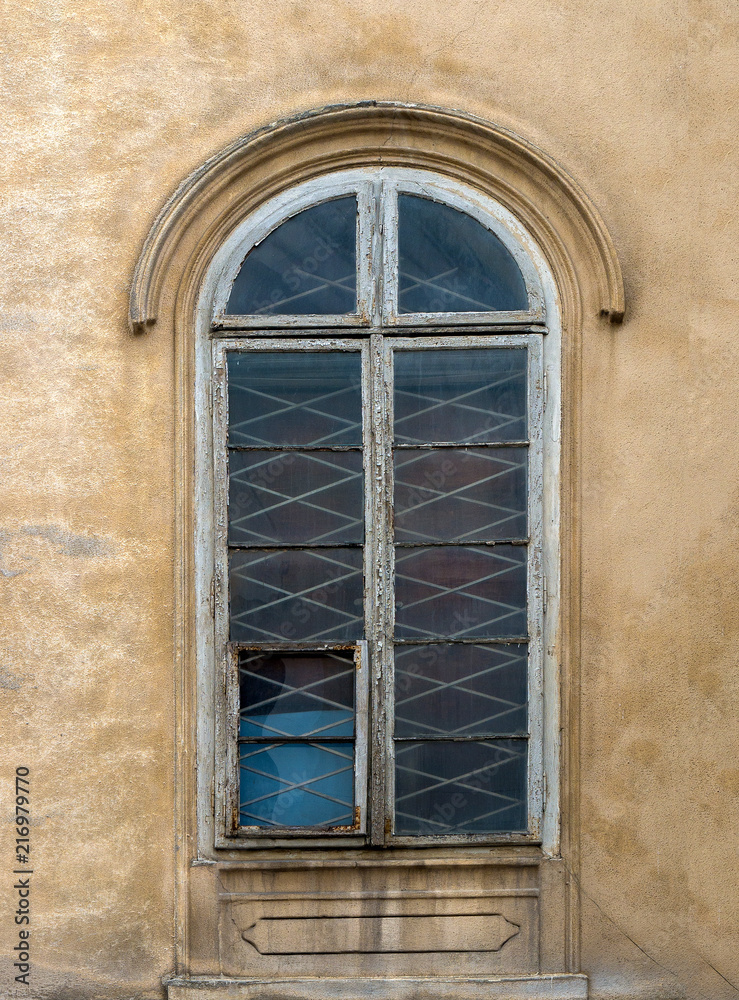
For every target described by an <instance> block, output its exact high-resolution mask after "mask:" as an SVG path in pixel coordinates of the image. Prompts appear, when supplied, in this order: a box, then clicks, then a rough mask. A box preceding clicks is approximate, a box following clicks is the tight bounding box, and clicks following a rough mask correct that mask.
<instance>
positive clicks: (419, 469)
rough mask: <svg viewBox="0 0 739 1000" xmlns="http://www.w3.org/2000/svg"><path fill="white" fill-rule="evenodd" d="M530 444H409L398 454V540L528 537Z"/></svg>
mask: <svg viewBox="0 0 739 1000" xmlns="http://www.w3.org/2000/svg"><path fill="white" fill-rule="evenodd" d="M527 462H528V451H527V449H526V448H466V449H464V450H462V449H459V448H444V449H438V450H436V449H435V450H429V449H427V448H424V449H420V448H418V449H416V448H405V449H403V450H396V452H395V537H396V539H397V541H399V542H431V541H435V542H436V541H451V540H452V539H454V540H455V541H463V542H466V541H470V542H478V541H480V542H482V541H495V540H496V539H500V538H525V536H526V468H527Z"/></svg>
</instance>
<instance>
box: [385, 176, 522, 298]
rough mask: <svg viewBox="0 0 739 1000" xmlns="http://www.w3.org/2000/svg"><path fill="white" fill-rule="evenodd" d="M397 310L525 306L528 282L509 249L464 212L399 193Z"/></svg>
mask: <svg viewBox="0 0 739 1000" xmlns="http://www.w3.org/2000/svg"><path fill="white" fill-rule="evenodd" d="M398 253H399V264H398V268H399V275H398V311H399V312H401V313H409V312H489V311H496V310H509V309H528V307H529V303H528V296H527V294H526V284H525V282H524V280H523V275H522V274H521V270H520V268H519V266H518V264H517V263H516V261H515V259H514V258H513V255H512V254H511V252H510V250H508V249H507V248H506V247H505V246H504V244H503V243H501V241H500V240H499V239H498V237H497V236H495V235H494V234H493V233H491V232H490V230H489V229H486V228H485V226H483V225H481V224H480V223H479V222H478V221H477V219H473V218H472V216H470V215H466V214H465V213H464V212H459V211H457V209H456V208H450V207H449V205H442V204H440V203H439V202H438V201H431V200H430V199H428V198H418V197H416V196H415V195H410V194H401V195H398Z"/></svg>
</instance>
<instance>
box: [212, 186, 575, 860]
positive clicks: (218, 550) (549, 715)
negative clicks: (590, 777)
mask: <svg viewBox="0 0 739 1000" xmlns="http://www.w3.org/2000/svg"><path fill="white" fill-rule="evenodd" d="M399 192H409V193H414V194H419V195H422V196H424V197H431V198H434V199H435V200H438V201H442V202H443V203H445V204H449V205H451V206H452V207H454V208H458V209H460V210H463V211H466V212H467V213H468V214H470V215H473V217H476V218H477V219H478V221H481V222H482V223H483V224H484V225H486V226H487V227H488V228H489V229H491V230H492V231H493V232H494V233H495V235H496V236H498V238H499V239H501V240H502V241H503V242H504V244H505V245H506V246H507V247H508V249H510V250H511V252H513V253H514V256H515V258H516V260H517V262H518V263H519V266H520V267H521V269H522V273H523V274H524V278H525V282H526V286H527V291H528V294H529V300H530V302H531V303H532V304H533V308H532V309H531V310H530V311H528V312H526V313H516V314H513V313H499V312H498V313H496V312H486V313H457V314H454V313H443V314H412V315H398V312H397V305H396V304H397V277H396V275H397V209H396V206H397V195H398V193H399ZM351 193H355V194H356V195H357V200H358V219H359V224H358V227H357V230H358V232H357V249H358V254H357V262H358V302H359V308H358V311H357V314H356V315H353V316H349V317H347V316H341V317H332V318H330V319H331V320H332V324H331V325H329V324H327V323H326V320H327V319H328V318H327V317H323V316H309V317H305V316H258V317H242V316H227V315H226V314H225V307H226V303H227V300H228V295H229V293H230V289H231V286H232V283H233V280H234V279H235V276H236V274H237V273H238V269H239V267H240V264H241V261H242V260H243V258H244V256H245V255H246V252H247V251H248V249H249V248H250V247H251V246H253V245H255V244H256V243H258V242H259V241H260V240H261V239H263V238H264V237H265V236H266V235H267V234H268V233H269V232H271V231H272V230H273V229H274V228H276V226H277V225H279V224H280V222H281V221H284V220H285V219H286V218H290V217H291V216H293V215H295V214H297V212H299V211H302V210H304V209H305V208H307V207H310V206H311V205H314V204H317V203H319V202H320V201H324V200H326V199H327V198H332V197H341V196H342V195H346V194H351ZM537 255H538V254H537V250H536V248H535V247H534V246H533V243H532V241H531V239H530V237H528V238H527V237H526V234H525V232H524V231H523V229H522V227H521V226H520V225H519V224H518V223H517V222H516V221H515V220H513V217H512V216H510V213H507V212H506V211H505V210H504V209H502V208H501V207H500V206H499V205H496V203H494V202H492V201H490V200H489V199H485V198H483V197H481V196H480V195H479V193H474V192H472V191H470V190H468V189H466V188H464V187H463V186H462V185H460V184H456V183H453V182H449V181H447V180H445V179H442V178H439V177H436V176H434V175H431V174H427V173H426V172H424V171H415V170H407V169H387V168H367V169H363V170H353V171H344V172H341V173H338V174H336V175H332V176H330V177H328V178H326V177H324V178H320V179H317V180H314V181H309V182H307V183H305V184H303V185H300V186H299V188H298V189H296V190H295V191H293V192H289V191H288V192H285V194H284V195H283V196H281V197H280V198H278V199H274V200H273V202H269V203H268V204H267V205H265V206H264V207H263V209H262V210H261V211H260V212H259V213H257V214H256V216H255V217H254V218H250V219H248V220H247V221H246V222H245V223H244V224H242V226H240V227H239V228H238V229H237V230H236V231H235V232H234V233H233V234H232V236H231V237H230V238H229V240H227V241H226V242H225V244H224V246H223V247H222V249H221V251H220V253H219V254H218V255H217V257H216V265H217V266H216V267H215V268H212V269H211V273H212V277H211V281H210V289H209V292H210V294H209V295H208V296H207V298H206V301H208V302H209V305H208V309H209V315H210V337H211V350H212V357H211V359H210V365H209V366H208V367H209V368H210V375H209V376H207V378H209V380H210V385H211V387H212V392H213V395H212V397H211V398H210V399H209V412H210V413H211V414H212V420H213V424H212V429H211V440H212V448H213V455H214V466H213V476H212V489H213V496H214V501H215V517H214V522H213V523H214V525H215V526H216V527H215V532H214V533H215V536H216V541H215V562H216V570H215V576H214V586H213V601H212V612H213V615H214V618H215V649H216V651H217V650H219V649H220V651H221V653H220V654H218V653H217V652H216V659H217V661H218V666H217V673H218V675H219V676H220V681H218V682H217V683H216V685H215V690H216V692H220V694H219V695H218V696H217V698H216V701H217V704H216V714H215V729H214V736H215V746H214V751H215V761H216V764H215V771H214V775H213V788H214V803H213V804H214V809H215V827H214V831H213V832H214V841H215V846H216V848H219V849H227V848H235V847H237V848H244V847H251V848H255V847H291V848H295V847H299V846H301V845H302V846H305V847H317V846H322V845H323V846H329V845H330V846H332V847H339V846H352V847H357V846H361V845H383V846H398V847H421V846H434V845H443V846H460V845H464V844H468V845H477V844H479V845H482V844H539V843H542V841H543V839H547V840H548V841H550V842H551V840H552V836H553V835H554V836H556V835H557V831H556V830H554V831H553V830H552V821H551V820H550V822H549V828H550V829H549V831H548V833H547V832H546V831H545V826H546V807H547V805H549V809H550V812H551V806H552V802H551V795H552V790H553V789H556V784H557V777H556V773H557V767H558V763H557V761H558V746H556V745H554V746H552V745H551V743H552V734H553V731H554V730H553V725H552V724H553V723H554V724H555V725H556V721H557V719H558V705H557V704H555V705H552V693H553V689H554V686H555V685H554V684H553V682H552V681H551V674H552V672H553V671H552V665H551V663H549V664H547V662H546V661H547V660H550V661H551V660H552V643H551V642H550V643H549V645H548V649H549V652H548V653H547V648H546V646H547V644H546V639H547V636H546V634H545V633H546V632H547V628H546V615H547V613H549V614H550V616H551V612H552V610H554V611H555V614H556V606H553V601H554V604H555V605H556V600H557V596H558V568H559V567H558V557H557V555H556V550H557V539H556V537H554V536H556V535H557V533H558V507H557V503H556V501H555V502H554V505H553V506H552V504H553V498H554V497H555V496H556V483H555V482H550V483H548V484H547V491H546V492H547V497H548V498H549V508H550V510H549V511H546V510H545V506H546V504H545V496H544V483H545V479H547V478H548V479H552V478H553V479H554V480H556V478H557V477H556V472H557V468H558V444H557V442H558V431H557V430H556V427H557V426H558V421H559V394H558V391H556V392H554V393H550V392H548V387H549V385H550V384H551V382H552V380H553V379H554V380H556V381H557V383H558V380H559V354H558V350H554V351H552V350H550V352H549V353H550V354H551V355H552V356H551V357H550V358H549V360H548V362H547V361H546V360H545V357H544V354H545V344H549V345H551V346H552V347H553V346H554V345H553V343H552V340H553V338H552V337H551V330H552V327H553V325H554V326H555V327H556V325H557V324H556V322H555V324H552V321H551V315H549V314H548V313H547V310H546V308H545V292H544V288H543V282H542V277H541V271H542V260H541V257H540V255H538V258H539V259H538V260H537ZM535 261H536V263H535ZM537 265H538V266H537ZM550 313H551V296H550ZM314 324H315V325H314ZM556 332H557V333H558V328H557V330H556ZM554 339H557V340H558V338H554ZM490 346H496V347H516V348H519V349H520V348H521V347H525V348H526V349H527V353H528V359H529V361H528V386H529V400H528V408H529V424H530V430H529V441H530V446H529V465H530V467H529V497H528V505H529V508H528V515H529V556H528V567H527V571H528V595H529V597H528V602H527V607H528V632H529V640H528V643H529V650H530V653H529V673H528V676H529V682H528V687H529V691H528V693H529V702H528V705H529V755H528V760H529V764H528V832H527V833H503V834H500V833H499V834H462V835H454V834H443V835H437V836H433V835H427V836H412V837H409V836H397V835H395V834H394V833H393V830H392V817H393V813H394V809H393V787H394V780H393V775H392V767H393V741H392V735H391V732H390V727H389V726H388V725H387V719H389V718H391V717H392V716H391V713H392V670H393V665H392V646H393V644H392V639H391V635H392V631H391V623H388V621H387V614H386V612H383V615H384V616H385V617H384V619H382V620H378V619H377V616H376V615H375V614H374V613H370V615H369V616H368V620H367V622H366V625H367V644H368V651H367V656H365V657H364V663H365V664H366V663H367V662H368V661H369V662H370V663H372V668H371V669H372V675H371V677H369V676H368V677H367V684H368V687H369V689H370V690H371V692H372V697H371V705H370V706H368V707H369V709H370V711H371V714H372V720H373V722H372V736H371V739H369V738H368V733H367V731H366V727H365V726H364V725H363V726H362V733H361V736H360V732H359V728H358V730H357V747H358V748H359V746H360V739H361V740H367V744H366V745H367V746H368V749H369V757H370V761H371V763H370V766H369V768H366V766H365V764H364V762H361V761H360V759H359V756H360V753H359V749H358V751H357V767H358V771H357V789H356V798H355V802H356V803H357V805H359V806H360V809H359V816H358V817H357V822H356V824H355V828H354V829H353V830H351V831H347V830H346V829H341V830H337V831H335V832H329V831H326V830H320V831H319V830H316V831H313V832H311V831H310V830H308V829H305V828H288V827H285V828H284V829H280V830H274V829H264V830H260V829H257V828H254V827H248V828H244V827H239V826H238V821H237V819H236V818H235V800H236V796H237V787H238V781H237V770H236V765H235V763H234V756H235V755H234V752H233V747H234V739H233V732H234V722H233V720H234V718H235V698H236V697H237V694H235V690H236V689H235V680H234V672H233V667H232V661H233V656H232V649H233V644H230V643H229V640H228V620H227V614H228V585H227V580H228V575H227V557H226V538H225V531H226V524H227V466H226V462H225V455H226V448H225V440H226V439H225V433H226V427H227V412H226V405H227V404H226V399H227V395H226V381H225V378H226V376H225V354H226V352H227V351H228V350H290V351H295V350H303V351H316V350H318V351H326V350H351V351H361V352H362V355H363V384H364V388H363V391H364V402H363V405H364V422H365V426H364V436H365V442H366V444H365V476H366V483H367V489H366V494H367V507H366V511H365V516H366V525H367V544H366V546H365V553H366V555H365V601H366V607H368V608H373V609H374V608H385V609H387V608H388V607H391V606H392V602H391V601H390V600H389V596H388V593H387V587H388V586H392V583H391V582H390V581H392V552H393V546H392V543H391V542H390V541H389V529H388V525H389V523H390V520H389V506H388V505H389V503H390V501H389V497H391V496H392V480H391V470H392V463H391V461H390V426H391V423H390V414H391V413H392V409H391V407H392V400H391V396H390V393H391V385H390V383H389V381H388V371H389V370H390V369H391V365H389V363H388V362H389V358H390V354H391V353H392V352H393V351H402V350H409V349H419V348H424V349H425V348H428V349H434V350H454V349H459V348H464V347H490ZM547 405H548V406H549V408H550V410H551V411H552V412H551V413H550V415H549V417H548V418H547V419H545V407H546V406H547ZM547 422H548V424H549V425H550V433H549V435H548V438H549V443H550V448H549V451H550V453H552V452H556V454H550V455H549V456H548V461H547V460H546V458H547V456H545V454H544V443H545V437H547V435H546V433H545V431H546V424H547ZM378 431H379V433H378ZM368 442H373V443H372V444H371V446H368V445H367V443H368ZM553 458H554V461H552V459H553ZM545 466H546V467H547V468H546V470H545ZM552 472H554V473H555V475H554V477H552ZM372 477H374V479H375V482H374V486H373V485H372V484H373V478H372ZM552 514H554V516H552ZM545 522H546V523H547V524H548V525H549V528H550V530H549V531H548V533H547V539H546V540H545V538H544V534H545V533H544V525H545ZM553 537H554V544H552V538H553ZM545 541H546V546H545ZM545 548H546V551H545ZM378 566H382V567H383V570H384V572H382V573H378V572H376V570H375V568H374V567H378ZM547 577H549V578H550V579H547ZM378 581H384V582H380V583H378ZM368 587H369V588H372V587H375V588H377V587H380V588H384V590H383V592H380V590H377V591H376V592H374V593H368V592H367V588H368ZM549 631H550V632H551V628H550V629H549ZM550 638H552V636H550ZM481 641H482V642H485V643H487V640H481ZM494 644H495V640H493V642H492V643H491V645H494ZM248 645H249V646H255V645H256V644H254V643H249V644H248ZM307 645H311V644H307ZM263 648H264V649H265V650H266V649H267V646H266V645H265V646H264V647H263ZM284 648H288V644H286V645H285V647H284ZM289 648H295V645H294V644H290V645H289ZM306 648H307V647H306ZM312 648H315V646H314V645H313V646H312ZM555 672H556V668H555ZM548 676H549V677H550V680H549V682H548V683H547V677H548ZM547 689H548V694H547ZM545 701H546V702H547V706H546V709H545ZM366 771H368V772H369V776H370V779H371V784H370V789H369V801H368V802H366V800H365V798H364V788H365V787H366V782H365V776H366V774H365V773H364V772H366ZM555 794H556V793H555ZM548 795H549V797H550V800H549V803H547V796H548ZM365 802H366V804H365ZM368 820H369V821H368ZM554 823H555V825H556V820H555V821H554Z"/></svg>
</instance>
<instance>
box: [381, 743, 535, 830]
mask: <svg viewBox="0 0 739 1000" xmlns="http://www.w3.org/2000/svg"><path fill="white" fill-rule="evenodd" d="M527 749H528V741H527V740H525V739H521V740H488V741H482V740H475V741H467V740H465V741H463V742H451V741H448V740H434V741H431V742H418V743H416V742H412V743H396V745H395V833H396V834H398V835H399V836H403V835H422V836H434V835H436V836H439V835H444V834H447V835H449V834H463V833H480V834H485V833H502V832H506V833H509V832H510V833H513V832H523V831H525V830H526V824H527V802H526V770H527V767H526V764H527Z"/></svg>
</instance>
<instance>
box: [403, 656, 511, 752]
mask: <svg viewBox="0 0 739 1000" xmlns="http://www.w3.org/2000/svg"><path fill="white" fill-rule="evenodd" d="M527 652H528V650H527V647H526V645H525V644H523V643H511V644H510V645H505V646H483V645H471V644H470V645H448V644H441V643H440V644H436V643H434V644H432V645H428V646H396V649H395V736H396V737H422V736H496V735H504V734H511V733H521V734H525V733H526V725H527V717H526V716H527V712H526V684H527V671H526V667H527Z"/></svg>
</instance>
